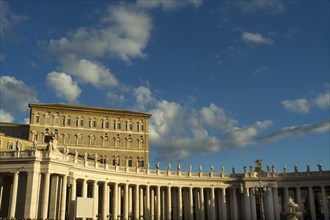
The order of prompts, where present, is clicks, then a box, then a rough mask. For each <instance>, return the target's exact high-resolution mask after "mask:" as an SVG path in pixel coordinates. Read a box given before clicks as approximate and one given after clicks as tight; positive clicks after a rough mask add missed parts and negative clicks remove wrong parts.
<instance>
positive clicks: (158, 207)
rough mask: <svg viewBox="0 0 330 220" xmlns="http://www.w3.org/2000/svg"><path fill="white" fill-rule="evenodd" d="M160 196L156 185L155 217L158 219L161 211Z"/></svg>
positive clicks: (158, 187)
mask: <svg viewBox="0 0 330 220" xmlns="http://www.w3.org/2000/svg"><path fill="white" fill-rule="evenodd" d="M160 197H161V195H160V186H157V209H156V212H157V217H156V219H160V214H161V211H160V207H161V206H160V205H161V198H160Z"/></svg>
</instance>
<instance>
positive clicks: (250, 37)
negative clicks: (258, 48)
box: [241, 32, 274, 45]
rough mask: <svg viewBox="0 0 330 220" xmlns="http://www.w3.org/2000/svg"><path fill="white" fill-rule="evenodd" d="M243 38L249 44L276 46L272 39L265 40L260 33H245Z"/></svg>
mask: <svg viewBox="0 0 330 220" xmlns="http://www.w3.org/2000/svg"><path fill="white" fill-rule="evenodd" d="M241 38H242V40H243V41H245V42H247V43H254V44H266V45H273V44H274V41H273V40H272V39H270V38H265V37H263V36H262V35H261V34H259V33H250V32H243V33H242V35H241Z"/></svg>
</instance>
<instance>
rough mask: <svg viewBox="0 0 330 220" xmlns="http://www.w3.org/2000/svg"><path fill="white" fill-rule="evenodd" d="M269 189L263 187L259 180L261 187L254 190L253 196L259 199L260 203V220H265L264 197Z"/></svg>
mask: <svg viewBox="0 0 330 220" xmlns="http://www.w3.org/2000/svg"><path fill="white" fill-rule="evenodd" d="M268 189H269V187H266V186H262V181H261V180H259V186H255V187H254V188H253V189H252V192H253V194H254V195H255V196H256V197H258V198H259V203H260V218H261V220H265V211H264V196H265V195H266V193H267V190H268Z"/></svg>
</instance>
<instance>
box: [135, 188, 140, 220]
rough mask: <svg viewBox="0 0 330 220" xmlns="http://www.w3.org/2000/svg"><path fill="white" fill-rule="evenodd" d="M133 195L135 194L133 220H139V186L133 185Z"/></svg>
mask: <svg viewBox="0 0 330 220" xmlns="http://www.w3.org/2000/svg"><path fill="white" fill-rule="evenodd" d="M134 194H135V198H134V199H135V203H134V204H135V207H134V210H135V212H134V219H136V220H139V219H140V215H139V213H140V212H139V203H140V201H139V185H135V190H134Z"/></svg>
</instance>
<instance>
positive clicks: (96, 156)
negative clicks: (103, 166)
mask: <svg viewBox="0 0 330 220" xmlns="http://www.w3.org/2000/svg"><path fill="white" fill-rule="evenodd" d="M94 159H95V163H97V160H98V159H99V155H97V154H95V157H94Z"/></svg>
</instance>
